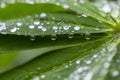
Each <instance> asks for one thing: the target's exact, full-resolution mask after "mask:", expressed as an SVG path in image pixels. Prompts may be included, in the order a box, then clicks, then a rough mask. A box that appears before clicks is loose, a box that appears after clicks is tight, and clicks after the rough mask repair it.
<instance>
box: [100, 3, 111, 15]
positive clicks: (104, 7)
mask: <svg viewBox="0 0 120 80" xmlns="http://www.w3.org/2000/svg"><path fill="white" fill-rule="evenodd" d="M102 10H103V11H104V12H106V13H108V12H111V6H110V5H109V4H106V5H104V6H103V7H102Z"/></svg>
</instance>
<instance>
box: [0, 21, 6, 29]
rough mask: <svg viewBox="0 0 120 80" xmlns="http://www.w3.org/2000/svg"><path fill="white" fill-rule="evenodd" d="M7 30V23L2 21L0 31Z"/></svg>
mask: <svg viewBox="0 0 120 80" xmlns="http://www.w3.org/2000/svg"><path fill="white" fill-rule="evenodd" d="M2 30H6V24H5V23H3V22H0V31H2Z"/></svg>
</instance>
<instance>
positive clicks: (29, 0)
mask: <svg viewBox="0 0 120 80" xmlns="http://www.w3.org/2000/svg"><path fill="white" fill-rule="evenodd" d="M26 2H27V3H29V4H34V3H35V2H34V0H26Z"/></svg>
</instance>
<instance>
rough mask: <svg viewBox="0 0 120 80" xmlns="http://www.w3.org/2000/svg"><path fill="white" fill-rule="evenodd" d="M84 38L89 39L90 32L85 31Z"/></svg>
mask: <svg viewBox="0 0 120 80" xmlns="http://www.w3.org/2000/svg"><path fill="white" fill-rule="evenodd" d="M85 39H86V40H89V39H90V33H89V32H86V33H85Z"/></svg>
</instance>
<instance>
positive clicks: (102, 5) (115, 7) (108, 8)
mask: <svg viewBox="0 0 120 80" xmlns="http://www.w3.org/2000/svg"><path fill="white" fill-rule="evenodd" d="M94 4H95V5H96V6H97V7H98V8H99V9H100V10H102V11H104V12H105V13H110V14H111V16H113V17H114V18H117V17H119V15H120V6H119V5H120V1H119V0H115V1H114V0H111V1H110V0H96V1H95V2H94Z"/></svg>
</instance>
